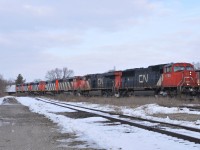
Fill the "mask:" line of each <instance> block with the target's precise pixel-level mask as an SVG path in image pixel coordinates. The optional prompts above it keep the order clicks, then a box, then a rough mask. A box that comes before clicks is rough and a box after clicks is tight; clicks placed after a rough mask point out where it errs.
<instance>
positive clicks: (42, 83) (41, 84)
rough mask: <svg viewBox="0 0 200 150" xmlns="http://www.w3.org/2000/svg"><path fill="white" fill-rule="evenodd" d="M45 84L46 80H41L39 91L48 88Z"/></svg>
mask: <svg viewBox="0 0 200 150" xmlns="http://www.w3.org/2000/svg"><path fill="white" fill-rule="evenodd" d="M45 86H46V82H45V81H40V82H39V85H38V91H39V92H44V91H45V90H46V89H45Z"/></svg>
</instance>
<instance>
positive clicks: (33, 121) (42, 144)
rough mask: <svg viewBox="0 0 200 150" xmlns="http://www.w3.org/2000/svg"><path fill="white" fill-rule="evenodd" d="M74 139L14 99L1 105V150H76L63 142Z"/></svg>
mask: <svg viewBox="0 0 200 150" xmlns="http://www.w3.org/2000/svg"><path fill="white" fill-rule="evenodd" d="M74 138H76V137H75V135H71V134H62V133H60V132H59V131H58V127H57V126H56V125H55V124H54V123H52V122H51V121H50V120H48V119H47V118H45V117H44V116H42V115H38V114H36V113H32V112H30V111H29V109H28V108H27V107H25V106H22V105H21V104H19V103H17V101H15V100H13V99H10V101H9V102H5V103H4V104H3V105H0V150H62V149H74V148H69V147H67V146H66V145H64V143H62V142H61V141H63V140H64V139H74ZM59 141H60V142H59Z"/></svg>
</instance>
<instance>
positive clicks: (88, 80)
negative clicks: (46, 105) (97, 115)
mask: <svg viewBox="0 0 200 150" xmlns="http://www.w3.org/2000/svg"><path fill="white" fill-rule="evenodd" d="M199 79H200V72H198V71H195V70H194V66H193V65H192V64H190V63H169V64H159V65H153V66H149V67H147V68H133V69H127V70H123V71H112V72H106V73H98V74H88V75H85V76H75V77H71V78H68V79H64V80H54V81H41V82H37V83H34V82H32V83H24V84H20V85H16V91H17V92H18V93H30V94H47V93H54V94H56V93H62V92H66V93H71V94H74V95H83V96H94V95H95V96H97V95H98V96H105V97H108V96H116V97H120V96H131V95H148V94H154V95H163V96H166V95H180V94H189V95H197V94H198V93H199V91H200V80H199Z"/></svg>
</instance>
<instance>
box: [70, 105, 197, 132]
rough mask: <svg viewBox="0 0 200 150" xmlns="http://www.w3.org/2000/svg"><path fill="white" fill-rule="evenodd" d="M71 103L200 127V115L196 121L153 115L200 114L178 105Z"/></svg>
mask: <svg viewBox="0 0 200 150" xmlns="http://www.w3.org/2000/svg"><path fill="white" fill-rule="evenodd" d="M69 104H73V105H79V106H83V107H88V108H94V109H98V110H103V111H118V112H120V113H122V114H124V115H129V116H135V117H141V118H144V119H152V120H156V121H163V122H167V123H174V124H180V125H184V126H189V127H195V128H199V129H200V117H199V120H196V121H194V122H189V121H180V120H171V119H170V118H169V117H166V118H158V117H153V116H151V115H154V114H176V113H182V114H193V115H200V112H199V111H190V110H189V109H188V108H182V109H180V108H178V107H171V108H169V107H163V106H159V105H157V104H147V105H143V106H140V107H137V108H130V107H124V106H123V107H117V106H111V105H99V104H90V103H85V102H84V103H83V102H81V103H75V102H70V103H69Z"/></svg>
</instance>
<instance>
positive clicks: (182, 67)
mask: <svg viewBox="0 0 200 150" xmlns="http://www.w3.org/2000/svg"><path fill="white" fill-rule="evenodd" d="M183 70H185V67H184V66H175V67H174V72H178V71H183Z"/></svg>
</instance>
